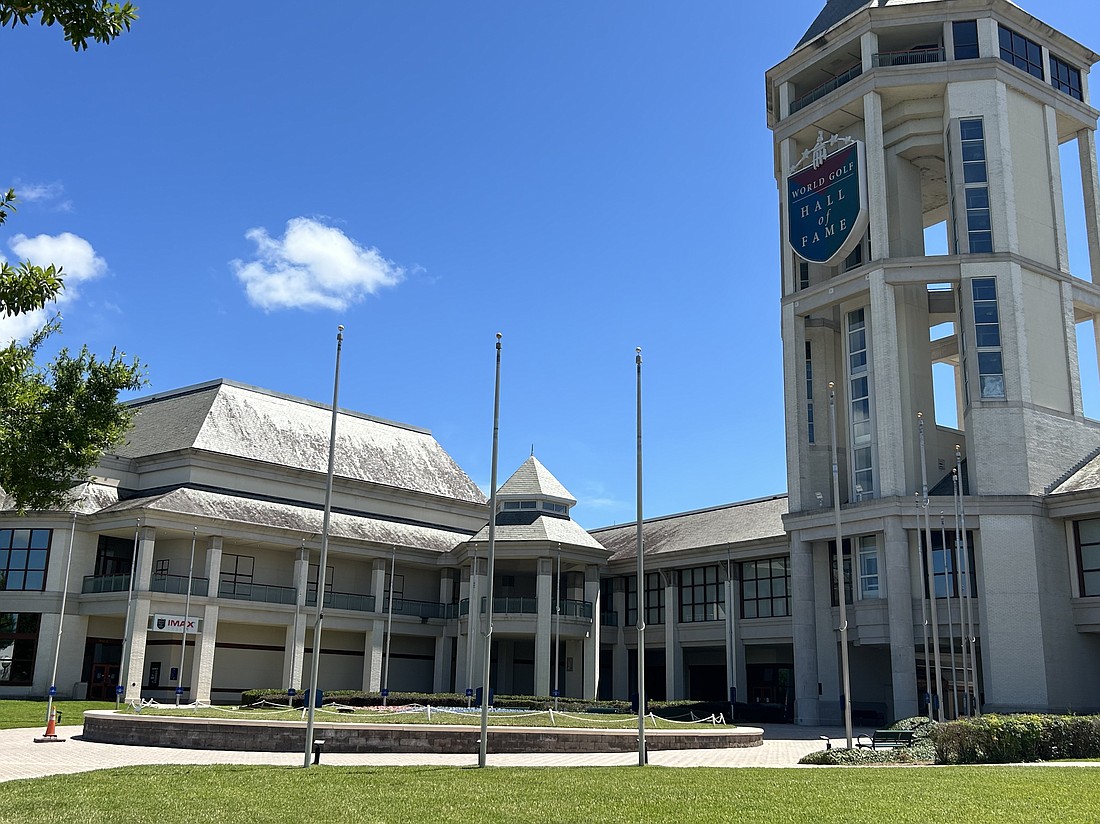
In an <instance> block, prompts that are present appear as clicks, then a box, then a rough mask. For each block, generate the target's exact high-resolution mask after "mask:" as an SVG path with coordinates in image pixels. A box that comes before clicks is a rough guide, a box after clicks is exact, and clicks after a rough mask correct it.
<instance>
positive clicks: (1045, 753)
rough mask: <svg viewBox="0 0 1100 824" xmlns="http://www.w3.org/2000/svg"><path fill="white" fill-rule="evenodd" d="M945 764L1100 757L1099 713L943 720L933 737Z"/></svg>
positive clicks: (994, 716) (996, 716)
mask: <svg viewBox="0 0 1100 824" xmlns="http://www.w3.org/2000/svg"><path fill="white" fill-rule="evenodd" d="M932 739H933V741H934V742H935V747H936V760H937V761H938V762H939V763H941V764H1018V763H1022V762H1028V761H1052V760H1054V759H1058V758H1097V757H1100V716H1098V715H1091V716H1089V715H1030V714H1019V715H996V714H993V715H983V716H981V717H980V718H969V719H964V720H960V721H952V722H951V723H949V724H941V725H939V726H938V727H937V729H936V731H935V733H934V735H933V737H932Z"/></svg>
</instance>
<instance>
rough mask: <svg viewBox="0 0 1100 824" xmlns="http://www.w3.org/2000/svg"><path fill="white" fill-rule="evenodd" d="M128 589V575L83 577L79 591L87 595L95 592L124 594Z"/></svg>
mask: <svg viewBox="0 0 1100 824" xmlns="http://www.w3.org/2000/svg"><path fill="white" fill-rule="evenodd" d="M129 588H130V576H129V575H85V576H84V583H83V585H81V587H80V591H81V592H82V593H84V594H85V595H88V594H90V593H95V592H126V591H127V590H128V589H129Z"/></svg>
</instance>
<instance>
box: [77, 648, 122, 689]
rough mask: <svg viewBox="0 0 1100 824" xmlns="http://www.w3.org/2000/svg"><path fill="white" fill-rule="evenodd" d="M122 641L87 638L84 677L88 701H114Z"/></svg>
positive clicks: (120, 665) (120, 661)
mask: <svg viewBox="0 0 1100 824" xmlns="http://www.w3.org/2000/svg"><path fill="white" fill-rule="evenodd" d="M121 667H122V641H118V640H115V639H113V638H89V639H88V642H87V644H85V646H84V679H85V680H86V681H87V682H88V700H89V701H114V700H115V687H116V686H118V683H119V679H120V677H121V675H120V672H119V670H120V669H121Z"/></svg>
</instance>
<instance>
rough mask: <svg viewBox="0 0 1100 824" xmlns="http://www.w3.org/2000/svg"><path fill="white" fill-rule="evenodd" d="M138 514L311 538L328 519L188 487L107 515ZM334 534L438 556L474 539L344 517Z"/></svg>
mask: <svg viewBox="0 0 1100 824" xmlns="http://www.w3.org/2000/svg"><path fill="white" fill-rule="evenodd" d="M138 509H144V510H148V511H150V512H165V513H174V514H179V515H186V516H191V517H202V518H212V519H214V520H219V521H226V522H229V523H233V524H241V523H246V524H255V525H257V526H262V527H274V528H276V529H285V530H290V531H293V532H301V533H306V534H314V533H315V534H320V532H321V526H322V520H323V519H324V512H323V511H321V510H319V509H312V508H310V507H303V506H294V505H293V504H285V503H276V502H271V501H257V500H253V499H251V498H241V497H237V496H234V495H228V494H223V493H217V492H211V491H209V490H198V489H187V488H181V489H175V490H172V491H171V492H166V493H164V494H162V495H153V496H149V497H144V498H130V499H128V500H125V501H120V502H119V503H116V504H114V505H112V506H108V507H106V508H105V509H103V510H101V512H102V514H105V515H109V514H117V513H125V512H129V511H133V510H138ZM329 534H330V535H331V536H332V538H333V539H336V540H339V539H340V538H345V539H351V540H360V541H371V542H374V543H378V544H383V545H389V544H392V545H396V546H401V547H412V548H416V549H425V550H431V551H434V552H448V551H449V550H452V549H454V548H455V546H457V545H458V544H460V543H462V542H463V541H465V540H467V538H469V535H467V534H465V533H461V532H453V531H450V530H446V529H438V528H434V527H428V526H420V525H416V524H403V523H396V522H393V521H384V520H380V519H377V518H370V517H366V516H361V515H348V514H345V513H341V512H334V513H332V520H331V522H330V525H329Z"/></svg>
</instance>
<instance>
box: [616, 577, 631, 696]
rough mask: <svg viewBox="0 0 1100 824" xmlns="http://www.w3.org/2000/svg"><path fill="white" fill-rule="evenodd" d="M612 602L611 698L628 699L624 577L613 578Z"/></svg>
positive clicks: (628, 680)
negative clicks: (613, 648) (612, 668)
mask: <svg viewBox="0 0 1100 824" xmlns="http://www.w3.org/2000/svg"><path fill="white" fill-rule="evenodd" d="M614 581H615V583H614V586H613V589H614V591H613V593H612V596H611V600H612V603H614V605H615V623H616V624H617V626H616V627H615V650H614V652H613V653H612V660H613V662H614V664H613V666H614V670H613V675H612V678H611V685H612V689H613V695H612V698H615V699H617V700H619V701H629V700H630V653H629V651H628V650H627V648H626V579H625V578H623V577H621V576H620V577H618V578H615V579H614Z"/></svg>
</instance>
